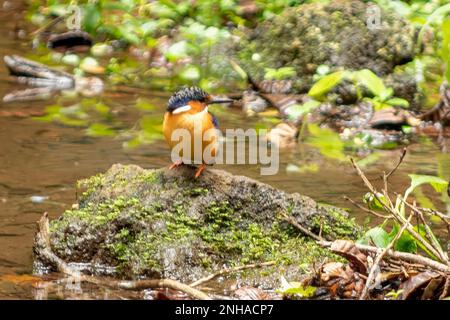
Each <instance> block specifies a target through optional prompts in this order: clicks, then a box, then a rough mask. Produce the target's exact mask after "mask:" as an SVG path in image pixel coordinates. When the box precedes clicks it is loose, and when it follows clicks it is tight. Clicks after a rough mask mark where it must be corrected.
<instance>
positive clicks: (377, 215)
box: [343, 196, 392, 219]
mask: <svg viewBox="0 0 450 320" xmlns="http://www.w3.org/2000/svg"><path fill="white" fill-rule="evenodd" d="M343 198H344V199H345V200H347V201H349V202H351V203H352V204H353V205H354V206H355V207H357V208H359V209H361V210H363V211H364V212H367V213H370V214H373V215H374V216H376V217H378V218H382V219H392V217H391V216H388V215H383V214H381V213H378V212H375V211H373V210H370V209H368V208H365V207H364V206H362V205H360V204H359V203H357V202H356V201H354V200H353V199H351V198H349V197H347V196H343Z"/></svg>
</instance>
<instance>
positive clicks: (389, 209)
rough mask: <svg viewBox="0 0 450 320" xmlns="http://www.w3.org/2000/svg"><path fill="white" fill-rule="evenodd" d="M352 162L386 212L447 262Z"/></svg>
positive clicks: (437, 256) (352, 160) (435, 254)
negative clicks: (380, 194)
mask: <svg viewBox="0 0 450 320" xmlns="http://www.w3.org/2000/svg"><path fill="white" fill-rule="evenodd" d="M350 162H351V163H352V165H353V167H354V168H355V170H356V172H357V173H358V175H359V176H360V177H361V179H362V180H363V182H364V184H365V185H366V186H367V188H368V189H369V190H370V192H371V193H372V194H373V196H374V197H375V199H377V200H378V202H379V203H381V205H382V206H383V208H384V209H385V210H386V212H389V213H390V214H391V215H392V216H393V217H394V218H395V220H397V221H398V222H399V223H400V224H401V225H403V224H404V223H406V225H407V226H406V230H408V232H409V233H410V234H411V235H412V236H413V237H414V238H415V239H416V240H417V241H419V242H420V244H422V245H423V246H424V247H425V248H426V249H427V250H428V251H429V252H431V254H432V255H433V256H435V257H436V258H438V259H439V260H441V261H442V262H444V263H447V259H442V257H440V254H439V252H438V251H436V250H435V249H434V247H433V246H432V245H430V243H429V242H428V241H426V240H425V239H423V238H422V236H421V235H420V234H419V233H417V232H416V231H415V230H414V229H413V226H412V225H411V224H410V223H409V222H407V221H406V219H405V217H403V216H402V215H401V214H400V213H398V212H397V211H396V210H395V209H393V208H392V207H390V206H388V205H386V203H385V202H384V201H383V200H382V199H380V197H379V196H378V192H377V190H376V189H375V188H374V186H373V185H372V183H370V181H369V180H368V179H367V177H366V175H365V174H364V172H362V170H361V169H360V168H359V166H358V165H357V164H356V162H355V160H354V159H353V158H350Z"/></svg>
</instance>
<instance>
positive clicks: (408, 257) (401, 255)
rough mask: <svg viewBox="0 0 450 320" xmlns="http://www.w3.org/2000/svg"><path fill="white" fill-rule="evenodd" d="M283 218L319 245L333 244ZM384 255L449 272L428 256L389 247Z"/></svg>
mask: <svg viewBox="0 0 450 320" xmlns="http://www.w3.org/2000/svg"><path fill="white" fill-rule="evenodd" d="M285 220H286V221H287V222H289V223H290V224H291V225H293V226H294V227H296V228H297V229H299V230H300V231H301V232H302V233H304V234H305V235H307V236H310V237H311V238H313V239H314V240H316V241H317V242H318V244H319V245H321V246H323V247H331V245H332V244H333V242H332V241H326V240H323V239H322V238H321V237H319V236H318V235H316V234H314V233H312V232H311V231H309V230H308V229H306V228H304V227H302V226H301V225H300V224H298V223H297V222H296V221H295V220H294V219H289V217H288V219H285ZM354 245H355V246H356V248H357V249H359V250H360V251H363V252H371V253H379V252H380V248H378V247H374V246H368V245H364V244H359V243H355V244H354ZM384 256H385V257H387V258H391V259H396V260H400V261H404V262H408V263H414V264H419V265H422V266H426V267H429V268H431V269H433V270H437V271H441V272H445V273H449V274H450V266H448V265H446V264H443V263H440V262H438V261H436V260H432V259H430V258H427V257H423V256H420V255H418V254H413V253H408V252H400V251H394V250H392V249H389V250H387V251H386V253H385V254H384Z"/></svg>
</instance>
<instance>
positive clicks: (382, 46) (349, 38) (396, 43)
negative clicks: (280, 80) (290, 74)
mask: <svg viewBox="0 0 450 320" xmlns="http://www.w3.org/2000/svg"><path fill="white" fill-rule="evenodd" d="M369 6H370V4H367V3H364V2H362V1H342V0H340V1H332V2H330V3H313V4H305V5H301V6H298V7H295V8H288V9H286V10H285V11H284V12H283V13H281V14H280V15H277V16H275V17H273V18H272V19H271V20H269V21H267V22H266V23H263V24H261V25H260V26H258V27H257V28H256V29H255V30H253V31H252V32H251V33H250V35H249V36H248V37H247V39H246V40H244V41H241V42H240V44H239V48H238V49H239V51H238V54H237V55H238V57H239V60H240V63H241V64H242V65H243V67H244V68H245V69H246V70H248V72H249V73H250V74H251V75H252V76H253V77H254V78H255V80H258V81H260V80H262V78H263V77H264V72H265V71H264V68H265V67H270V68H280V67H286V66H290V67H294V68H295V71H296V77H295V78H294V79H293V80H294V83H293V89H294V90H295V91H298V92H304V91H306V90H308V89H309V88H310V87H311V85H312V83H313V75H314V73H315V72H316V69H317V67H318V66H320V65H328V66H329V67H330V69H331V70H334V69H336V68H340V67H341V68H345V69H350V70H359V69H364V68H368V69H371V70H372V71H374V72H375V73H376V74H377V75H379V76H386V75H388V74H390V73H392V72H393V71H394V68H395V66H397V65H401V64H404V63H406V62H408V61H411V60H412V59H413V56H414V50H413V48H414V39H415V33H416V31H415V29H414V27H413V26H412V25H410V24H409V23H408V22H406V21H405V20H403V19H402V18H400V17H399V16H397V15H396V14H395V13H392V12H386V11H384V10H381V9H380V10H381V12H380V15H381V23H380V25H379V26H377V27H376V28H368V27H367V20H368V12H369ZM254 54H259V55H260V57H261V59H260V61H262V63H255V62H254V61H252V56H253V55H254ZM346 98H347V97H346Z"/></svg>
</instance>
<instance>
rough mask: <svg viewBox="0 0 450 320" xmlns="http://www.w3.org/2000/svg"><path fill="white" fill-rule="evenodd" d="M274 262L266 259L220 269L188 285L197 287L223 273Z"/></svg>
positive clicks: (270, 264)
mask: <svg viewBox="0 0 450 320" xmlns="http://www.w3.org/2000/svg"><path fill="white" fill-rule="evenodd" d="M274 264H275V261H268V262H262V263H253V264H247V265H244V266H239V267H235V268H227V269H222V270H219V271H217V272H215V273H212V274H210V275H208V276H206V277H204V278H201V279H199V280H197V281H195V282H192V283H191V284H190V285H189V286H191V287H197V286H199V285H201V284H203V283H205V282H208V281H210V280H212V279H214V278H216V277H219V276H222V275H224V274H228V273H233V272H238V271H242V270H246V269H254V268H261V267H267V266H273V265H274Z"/></svg>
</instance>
